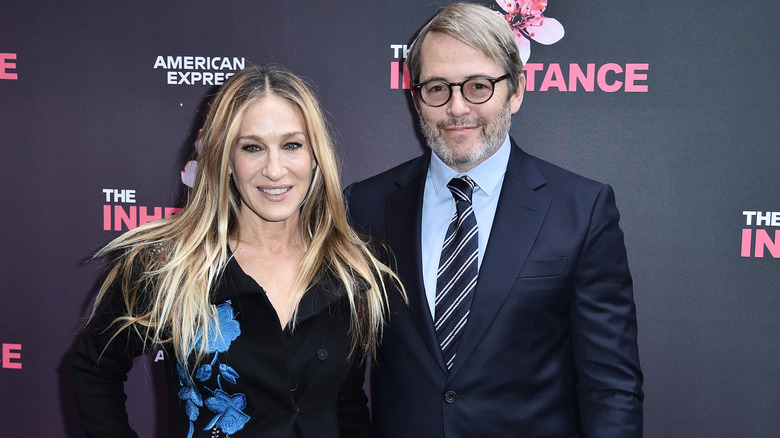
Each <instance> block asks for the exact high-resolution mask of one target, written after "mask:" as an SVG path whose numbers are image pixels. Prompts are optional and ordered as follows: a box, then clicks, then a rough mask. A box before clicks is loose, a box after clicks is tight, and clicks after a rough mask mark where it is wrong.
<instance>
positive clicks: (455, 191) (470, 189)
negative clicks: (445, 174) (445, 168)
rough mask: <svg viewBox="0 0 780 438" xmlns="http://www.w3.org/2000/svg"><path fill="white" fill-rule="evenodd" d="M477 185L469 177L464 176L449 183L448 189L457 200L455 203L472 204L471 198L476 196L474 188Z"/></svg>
mask: <svg viewBox="0 0 780 438" xmlns="http://www.w3.org/2000/svg"><path fill="white" fill-rule="evenodd" d="M475 185H476V183H475V182H474V180H473V179H471V178H469V176H468V175H463V176H462V177H460V178H452V179H451V180H450V182H449V183H447V188H448V189H450V192H452V196H453V197H454V198H455V202H456V203H457V202H458V201H466V202H468V203H469V204H471V196H472V195H473V194H474V186H475Z"/></svg>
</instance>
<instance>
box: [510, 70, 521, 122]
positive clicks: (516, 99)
mask: <svg viewBox="0 0 780 438" xmlns="http://www.w3.org/2000/svg"><path fill="white" fill-rule="evenodd" d="M523 94H525V75H524V74H523V73H520V76H518V77H517V90H515V92H514V94H512V95H511V96H510V97H509V108H510V109H511V111H512V114H515V113H516V112H517V111H519V110H520V105H522V104H523Z"/></svg>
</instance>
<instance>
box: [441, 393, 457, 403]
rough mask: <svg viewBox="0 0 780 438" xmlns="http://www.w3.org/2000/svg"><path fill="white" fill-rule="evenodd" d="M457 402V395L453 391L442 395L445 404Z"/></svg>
mask: <svg viewBox="0 0 780 438" xmlns="http://www.w3.org/2000/svg"><path fill="white" fill-rule="evenodd" d="M456 400H458V394H457V393H456V392H455V391H447V392H445V393H444V401H446V402H447V403H450V404H452V403H455V401H456Z"/></svg>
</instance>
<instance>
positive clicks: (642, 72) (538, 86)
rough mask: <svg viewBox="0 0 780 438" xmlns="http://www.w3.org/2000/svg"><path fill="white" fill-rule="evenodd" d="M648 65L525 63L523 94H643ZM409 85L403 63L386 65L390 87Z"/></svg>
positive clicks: (645, 91)
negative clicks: (558, 92) (538, 92)
mask: <svg viewBox="0 0 780 438" xmlns="http://www.w3.org/2000/svg"><path fill="white" fill-rule="evenodd" d="M649 68H650V64H647V63H628V64H625V66H621V65H620V64H616V63H608V64H604V65H601V66H598V68H597V67H596V64H592V63H591V64H585V66H584V68H583V67H581V66H580V65H579V64H569V66H568V68H567V69H564V68H563V67H561V64H556V63H553V64H547V65H545V64H534V63H529V64H526V65H525V67H524V68H523V70H524V71H525V76H526V86H525V89H526V91H540V92H546V91H556V90H557V91H565V92H576V91H585V92H588V93H592V92H594V91H596V90H599V91H603V92H606V93H615V92H618V91H623V92H626V93H647V92H648V85H647V70H648V69H649ZM410 86H411V81H410V78H409V70H408V69H407V68H406V63H405V62H403V63H402V62H400V61H392V62H391V63H390V88H391V89H393V90H397V89H404V90H408V89H409V87H410Z"/></svg>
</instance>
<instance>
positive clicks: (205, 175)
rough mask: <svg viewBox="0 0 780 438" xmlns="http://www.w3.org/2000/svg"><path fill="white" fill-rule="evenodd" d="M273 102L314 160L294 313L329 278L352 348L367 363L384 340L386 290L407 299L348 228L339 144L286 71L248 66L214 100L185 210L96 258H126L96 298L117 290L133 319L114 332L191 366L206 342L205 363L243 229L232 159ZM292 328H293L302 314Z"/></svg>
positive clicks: (302, 225)
mask: <svg viewBox="0 0 780 438" xmlns="http://www.w3.org/2000/svg"><path fill="white" fill-rule="evenodd" d="M268 95H276V96H280V97H282V98H285V99H288V100H289V101H290V102H292V103H293V104H294V105H296V106H297V107H298V108H299V109H300V110H301V112H302V114H303V116H304V119H305V121H306V129H307V134H308V137H309V142H310V144H311V147H312V154H313V156H314V159H315V161H316V163H317V166H316V169H315V170H314V172H313V176H312V182H311V187H310V189H309V193H308V194H307V196H306V198H305V199H304V201H303V204H302V205H301V214H300V217H301V221H300V233H301V237H302V239H303V242H304V243H305V245H306V254H305V256H304V258H303V260H302V262H301V266H300V272H299V274H298V278H297V280H296V282H295V285H294V287H293V291H292V295H291V304H292V308H293V309H297V307H298V304H299V303H300V301H301V298H302V297H303V295H304V294H305V293H306V290H307V288H308V287H309V285H310V284H311V283H312V281H314V280H315V278H316V277H317V276H318V275H320V274H322V273H324V272H326V271H329V273H330V274H331V275H334V276H335V277H336V278H338V279H339V280H340V281H341V282H342V283H343V285H344V287H345V289H346V292H347V297H348V299H349V303H350V308H351V330H350V332H351V336H352V349H353V351H354V350H355V349H358V350H359V351H360V352H361V353H362V354H363V357H365V355H366V354H368V353H373V352H374V350H375V348H376V345H377V343H378V341H379V339H380V338H381V333H382V327H383V325H384V322H385V318H386V312H387V298H388V291H389V290H390V289H391V288H394V289H397V290H399V291H400V292H401V293H402V294H403V287H402V285H401V283H400V281H399V279H398V277H397V276H396V275H395V274H394V273H393V271H392V270H391V269H390V268H389V267H388V266H387V264H385V263H383V262H382V261H380V260H379V259H377V257H376V256H375V255H374V254H372V251H371V250H370V249H369V247H368V243H367V242H366V241H363V240H362V239H361V238H360V237H359V236H358V235H357V234H356V233H355V231H354V230H353V229H352V228H351V227H350V225H349V223H348V221H347V216H346V211H345V207H344V202H343V198H342V189H341V183H340V179H339V169H338V163H337V161H336V157H335V152H334V146H333V142H332V139H331V136H330V134H329V130H328V125H327V121H326V119H325V117H324V115H323V111H322V109H321V108H320V105H319V103H318V102H317V99H316V98H315V96H314V94H313V92H312V91H311V89H310V88H309V87H308V86H307V84H306V83H305V82H304V81H302V80H301V79H300V78H298V77H297V76H295V75H294V74H292V73H290V72H289V71H288V70H286V69H284V68H282V67H279V66H267V67H250V68H247V69H245V70H242V71H240V72H238V73H236V74H235V75H234V76H232V77H231V78H230V79H229V80H228V81H227V82H226V83H225V85H224V86H223V87H222V88H221V89H220V91H219V92H218V94H217V95H216V97H215V99H214V101H213V102H212V106H211V109H210V111H209V113H208V117H207V120H206V123H205V125H204V127H203V130H202V132H201V137H200V141H201V142H202V146H201V151H200V154H199V156H198V160H197V162H198V171H197V175H196V179H195V184H194V186H193V189H192V191H191V193H190V196H189V198H188V200H187V204H186V206H185V207H184V209H183V210H182V211H181V212H180V213H178V214H176V215H174V216H172V217H169V218H165V219H161V220H158V221H155V222H151V223H148V224H146V225H143V226H141V227H138V228H136V229H133V230H131V231H128V232H127V233H125V234H123V235H122V236H120V237H118V238H116V239H115V240H113V241H111V242H110V243H109V244H108V245H106V246H105V247H104V248H103V249H101V250H100V251H99V252H98V253H97V254H96V257H101V256H105V255H107V254H112V253H120V254H121V255H120V257H119V258H118V260H117V262H116V263H115V264H114V266H113V268H112V269H111V270H110V271H109V272H108V274H107V278H106V279H105V280H104V282H103V284H102V286H101V288H100V290H99V292H98V297H97V300H96V303H95V309H97V308H98V305H99V304H100V302H101V301H103V298H104V297H105V296H106V293H107V292H108V291H109V290H110V289H111V285H112V284H117V285H118V286H117V287H119V288H120V289H121V293H122V297H123V299H124V307H125V309H126V314H125V315H123V316H120V317H118V318H117V319H116V320H115V321H114V323H115V326H116V332H115V333H119V332H121V331H122V330H126V329H130V330H135V331H136V333H137V334H138V335H139V336H140V337H141V338H142V339H143V340H144V342H145V343H146V344H147V345H162V344H168V343H170V344H172V347H173V349H174V351H175V355H176V358H177V360H178V361H179V363H181V364H182V365H183V366H185V367H187V363H188V356H189V355H190V353H191V352H192V351H193V348H192V347H194V346H195V345H194V343H195V342H197V339H198V337H199V336H200V335H202V336H200V341H199V342H200V346H199V348H195V349H194V351H195V354H196V357H195V359H196V360H200V359H201V356H202V355H203V354H204V353H202V352H204V351H206V345H207V341H208V339H209V334H208V333H207V332H208V330H209V327H210V325H211V324H212V322H214V323H215V322H216V321H218V320H217V312H216V307H215V306H214V305H212V304H211V302H210V292H211V289H212V287H213V286H214V285H215V284H216V282H217V280H218V278H219V277H220V275H221V274H222V272H223V271H224V269H225V266H226V264H227V263H228V260H229V252H228V238H229V237H232V236H234V235H235V234H236V233H237V232H238V229H237V218H238V213H239V210H240V208H241V199H240V197H239V195H238V192H237V190H236V189H235V186H233V185H232V184H231V182H230V178H229V172H228V165H229V160H230V152H231V149H232V148H233V147H234V145H235V143H236V138H237V136H238V128H239V125H240V123H241V119H242V118H243V114H244V112H245V110H246V109H247V107H249V106H250V105H251V104H252V103H255V102H257V101H258V99H261V98H263V97H264V96H268ZM376 248H377V246H374V250H376ZM381 248H384V246H382V247H381ZM382 258H383V259H384V257H382ZM386 260H390V258H389V257H388V258H387V259H386ZM388 282H389V283H388ZM117 292H119V291H117ZM115 293H116V292H115ZM95 311H96V310H95ZM95 311H93V315H94V312H95ZM291 324H292V326H293V327H294V324H295V312H294V313H293V318H292V319H291Z"/></svg>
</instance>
